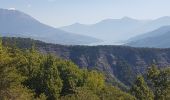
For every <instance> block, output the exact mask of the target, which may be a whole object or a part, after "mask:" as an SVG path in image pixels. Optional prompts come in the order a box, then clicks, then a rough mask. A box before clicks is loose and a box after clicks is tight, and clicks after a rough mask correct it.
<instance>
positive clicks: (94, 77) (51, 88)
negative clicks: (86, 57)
mask: <svg viewBox="0 0 170 100" xmlns="http://www.w3.org/2000/svg"><path fill="white" fill-rule="evenodd" d="M14 40H15V41H14ZM22 40H24V39H20V38H4V39H3V45H2V41H1V42H0V72H1V73H0V99H1V100H87V99H88V100H136V99H137V100H169V99H170V69H169V68H164V69H159V68H158V67H157V66H155V65H152V66H151V67H149V69H147V70H146V71H144V73H145V74H143V75H139V76H137V77H135V78H134V80H135V81H134V82H132V84H131V85H132V86H130V89H128V90H126V91H124V92H123V91H122V90H121V89H119V88H118V87H117V86H113V85H112V84H109V83H107V82H106V81H105V80H106V78H107V75H106V73H101V72H98V71H97V70H92V69H91V70H88V69H86V68H85V67H84V68H82V69H79V67H78V66H77V65H75V64H74V63H72V62H71V61H68V60H63V59H60V58H57V57H55V56H54V55H52V54H43V53H39V52H38V51H37V50H36V48H35V45H34V43H42V42H39V41H34V43H33V42H30V41H33V40H30V39H26V40H27V42H25V43H24V42H21V41H22ZM12 41H13V42H12ZM19 41H20V42H19ZM18 43H20V44H18ZM28 45H30V48H28V47H29V46H28ZM18 46H19V47H20V48H21V47H24V48H22V49H19V48H18ZM41 46H42V45H41ZM26 47H27V48H26ZM58 47H63V46H60V45H58ZM62 49H63V48H62ZM63 50H64V49H63ZM92 53H94V52H92ZM124 66H125V65H124ZM94 69H95V68H94ZM118 71H124V69H119V70H118ZM144 78H145V79H144ZM127 79H128V77H127Z"/></svg>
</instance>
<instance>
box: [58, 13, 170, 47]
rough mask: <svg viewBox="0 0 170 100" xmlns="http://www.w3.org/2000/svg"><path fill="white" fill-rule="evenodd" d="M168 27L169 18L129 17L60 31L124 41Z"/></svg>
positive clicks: (113, 42)
mask: <svg viewBox="0 0 170 100" xmlns="http://www.w3.org/2000/svg"><path fill="white" fill-rule="evenodd" d="M167 25H170V17H168V16H166V17H161V18H158V19H155V20H136V19H132V18H129V17H124V18H121V19H106V20H103V21H101V22H98V23H96V24H91V25H84V24H79V23H76V24H73V25H70V26H64V27H61V28H60V29H62V30H64V31H67V32H73V33H77V34H81V35H88V36H92V37H95V38H99V39H102V40H104V41H111V44H115V42H119V41H123V42H124V41H126V40H128V39H129V38H131V37H134V36H137V35H140V34H143V33H146V32H150V31H153V30H156V29H158V28H160V27H162V26H167Z"/></svg>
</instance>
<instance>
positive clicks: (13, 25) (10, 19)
mask: <svg viewBox="0 0 170 100" xmlns="http://www.w3.org/2000/svg"><path fill="white" fill-rule="evenodd" d="M0 33H1V34H2V35H3V36H20V37H31V38H34V39H38V40H42V41H45V42H50V43H58V44H89V43H95V42H99V40H98V39H96V38H92V37H89V36H83V35H78V34H73V33H69V32H65V31H63V30H60V29H56V28H53V27H51V26H48V25H45V24H43V23H41V22H39V21H37V20H36V19H34V18H33V17H31V16H29V15H27V14H25V13H23V12H20V11H17V10H7V9H0Z"/></svg>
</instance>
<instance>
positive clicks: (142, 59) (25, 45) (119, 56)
mask: <svg viewBox="0 0 170 100" xmlns="http://www.w3.org/2000/svg"><path fill="white" fill-rule="evenodd" d="M3 40H4V41H3V44H4V45H11V44H14V45H17V47H19V48H21V49H29V48H31V45H32V43H35V45H36V47H37V50H38V51H40V52H41V53H44V54H48V53H52V54H54V55H55V56H58V57H60V58H62V59H65V60H71V61H72V62H74V63H75V64H76V65H78V66H79V67H80V68H85V69H89V70H94V69H95V70H98V71H100V72H102V73H103V74H105V75H106V80H107V82H110V83H111V84H113V85H117V86H119V87H121V88H122V87H123V88H126V87H127V86H131V85H132V83H133V81H134V79H135V77H136V76H137V75H138V74H144V73H145V72H146V71H147V70H148V68H149V66H150V65H152V64H155V65H157V66H158V68H167V67H168V66H170V49H154V48H132V47H125V46H63V45H57V44H56V45H55V44H47V43H44V42H41V41H35V40H31V39H23V38H3Z"/></svg>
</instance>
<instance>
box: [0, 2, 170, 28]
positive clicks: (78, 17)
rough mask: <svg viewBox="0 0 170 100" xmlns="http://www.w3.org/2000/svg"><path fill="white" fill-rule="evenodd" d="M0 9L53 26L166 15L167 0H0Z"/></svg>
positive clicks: (168, 11)
mask: <svg viewBox="0 0 170 100" xmlns="http://www.w3.org/2000/svg"><path fill="white" fill-rule="evenodd" d="M0 8H5V9H16V10H20V11H23V12H25V13H27V14H29V15H31V16H32V17H34V18H36V19H38V20H39V21H41V22H42V23H45V24H48V25H51V26H53V27H61V26H66V25H70V24H73V23H82V24H93V23H96V22H99V21H101V20H104V19H108V18H112V19H118V18H122V17H124V16H128V17H132V18H136V19H156V18H159V17H162V16H170V0H0Z"/></svg>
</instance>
